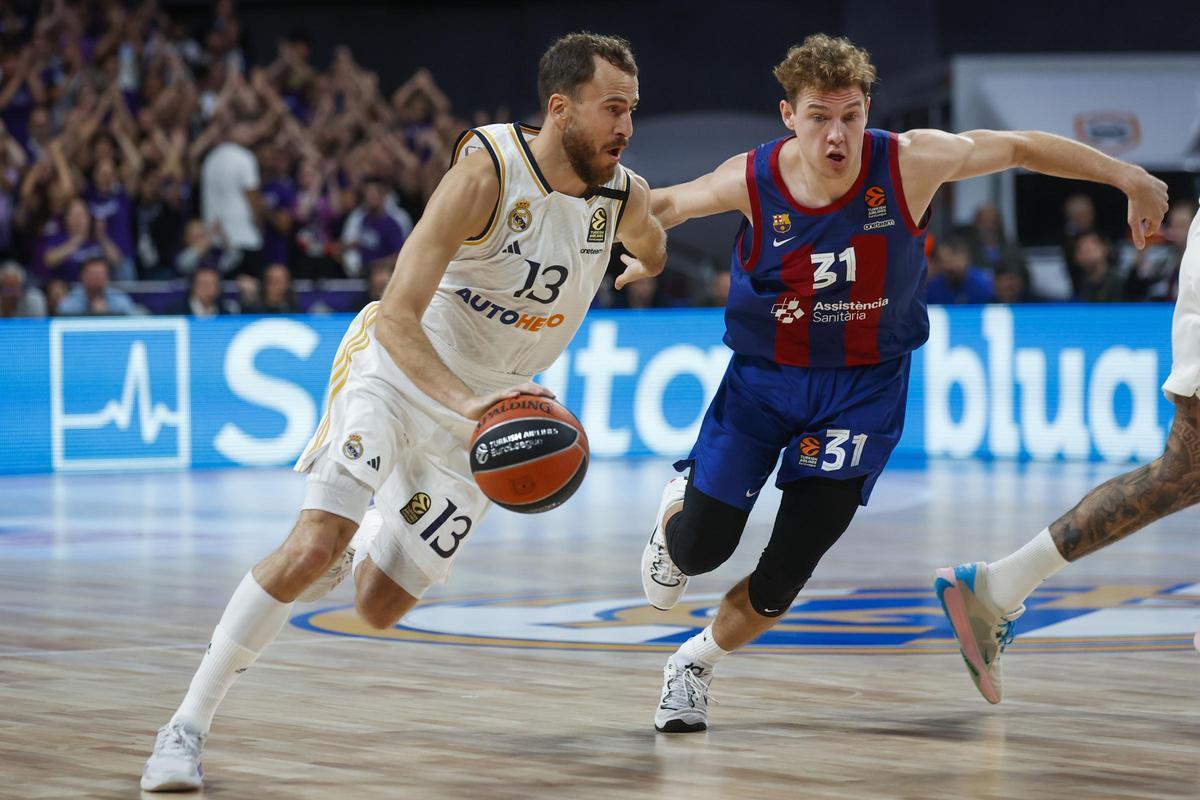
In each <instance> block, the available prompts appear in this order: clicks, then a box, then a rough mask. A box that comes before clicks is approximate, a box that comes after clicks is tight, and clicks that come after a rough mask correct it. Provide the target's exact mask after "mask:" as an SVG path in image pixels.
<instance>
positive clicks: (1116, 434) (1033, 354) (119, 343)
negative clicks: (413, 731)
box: [0, 304, 1172, 474]
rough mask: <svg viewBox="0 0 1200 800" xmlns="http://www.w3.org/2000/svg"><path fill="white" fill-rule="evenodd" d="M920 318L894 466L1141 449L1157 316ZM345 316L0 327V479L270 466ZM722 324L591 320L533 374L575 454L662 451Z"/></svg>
mask: <svg viewBox="0 0 1200 800" xmlns="http://www.w3.org/2000/svg"><path fill="white" fill-rule="evenodd" d="M930 317H931V323H932V325H931V335H930V340H929V343H928V344H927V345H926V346H925V347H924V348H923V349H922V350H920V351H918V353H917V355H916V356H915V359H914V361H913V376H912V382H911V389H910V396H909V411H908V419H907V425H906V430H905V434H904V437H903V439H902V440H901V442H900V446H899V448H898V449H897V456H896V457H897V458H903V457H905V456H921V457H924V456H950V457H978V458H1015V459H1050V460H1054V459H1072V460H1073V459H1079V460H1087V459H1091V460H1104V461H1110V462H1116V463H1123V462H1133V461H1144V460H1148V459H1151V458H1154V457H1155V456H1156V455H1157V454H1158V453H1159V452H1161V448H1162V444H1163V441H1164V438H1165V436H1166V431H1167V428H1168V427H1169V425H1170V421H1171V415H1172V407H1171V405H1170V404H1169V403H1168V402H1167V401H1166V400H1165V399H1164V398H1163V396H1162V393H1161V391H1160V389H1159V387H1160V385H1161V383H1162V381H1163V380H1164V379H1165V377H1166V375H1167V374H1168V372H1169V370H1170V347H1169V335H1170V321H1171V307H1170V306H1168V305H1149V304H1148V305H1137V306H1126V305H1122V306H1103V307H1101V306H1086V305H1074V306H1050V305H1046V306H1025V307H1006V306H987V307H963V308H936V307H935V308H932V309H931V310H930ZM349 321H350V317H349V316H346V315H333V316H305V317H299V316H297V317H226V318H218V319H210V320H193V319H185V318H178V317H135V318H108V319H105V318H81V319H53V320H2V321H0V418H2V419H3V420H4V424H3V425H2V426H0V473H5V474H18V473H44V472H76V471H89V472H95V471H100V472H105V471H126V470H134V469H182V468H193V467H232V466H251V467H259V466H280V465H287V464H290V463H291V461H292V460H293V459H294V458H295V457H296V456H297V455H298V454H299V452H300V450H301V448H303V446H304V444H305V442H306V441H307V439H308V437H309V435H310V433H311V432H312V430H313V429H314V427H315V426H316V424H317V422H318V420H319V418H320V413H321V407H322V402H323V394H324V391H325V384H326V380H327V377H328V370H329V365H330V363H331V361H332V359H333V355H334V351H335V350H336V349H337V346H338V343H339V341H340V339H341V336H342V333H343V331H344V329H345V327H346V325H347V324H348V323H349ZM722 331H723V325H722V320H721V312H720V310H716V309H694V310H677V311H642V312H637V311H627V312H616V311H608V312H594V313H592V314H591V315H589V316H588V318H587V319H586V320H585V321H584V324H583V326H582V328H581V329H580V331H579V334H578V335H577V336H576V338H575V340H574V341H573V342H572V344H571V347H570V348H569V349H568V351H567V352H566V353H565V354H564V355H563V357H562V358H561V359H559V361H558V362H557V363H556V364H555V365H554V367H553V368H552V369H551V370H549V371H548V372H547V373H546V374H544V375H543V376H541V377H540V380H541V381H542V382H543V383H545V384H546V385H548V386H550V387H552V388H553V389H554V390H555V391H556V392H557V393H558V396H559V398H560V399H561V400H562V401H563V402H565V404H566V405H567V406H568V407H569V408H571V409H572V410H573V411H575V413H576V414H577V415H578V416H579V417H580V419H581V420H582V421H583V424H584V426H585V427H586V429H587V431H588V436H589V439H590V441H591V447H592V453H593V455H594V456H596V457H627V456H646V455H665V456H677V455H680V454H684V453H686V452H687V450H688V448H689V447H690V445H691V443H692V440H693V439H694V437H695V434H696V431H697V429H698V427H699V424H700V419H701V417H702V415H703V413H704V409H705V406H706V405H707V402H708V399H709V398H710V397H711V395H712V393H713V392H714V391H715V390H716V388H717V385H718V384H719V382H720V380H721V375H722V373H723V371H724V369H725V366H726V364H727V362H728V359H729V351H728V350H727V349H726V348H725V347H724V346H723V345H722V344H721V334H722ZM520 333H521V334H522V335H523V334H524V331H522V332H520Z"/></svg>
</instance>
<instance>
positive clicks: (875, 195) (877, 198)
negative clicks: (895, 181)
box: [863, 186, 887, 219]
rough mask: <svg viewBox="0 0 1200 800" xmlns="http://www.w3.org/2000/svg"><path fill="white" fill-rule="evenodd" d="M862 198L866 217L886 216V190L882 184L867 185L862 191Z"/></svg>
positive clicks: (877, 217)
mask: <svg viewBox="0 0 1200 800" xmlns="http://www.w3.org/2000/svg"><path fill="white" fill-rule="evenodd" d="M863 200H864V201H866V204H867V219H879V218H880V217H886V216H887V205H886V203H887V192H885V191H884V190H883V187H882V186H868V187H867V190H866V191H865V192H863Z"/></svg>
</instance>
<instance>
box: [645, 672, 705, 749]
mask: <svg viewBox="0 0 1200 800" xmlns="http://www.w3.org/2000/svg"><path fill="white" fill-rule="evenodd" d="M712 679H713V671H712V667H704V666H701V665H700V664H695V663H688V664H679V663H677V662H676V661H675V659H674V657H672V658H669V659H667V665H666V666H665V667H663V688H662V699H661V700H659V702H658V710H657V711H655V712H654V729H655V730H656V731H659V732H660V733H698V732H699V731H703V730H707V729H708V701H709V695H708V685H709V684H710V683H712ZM713 702H714V703H715V702H716V700H713Z"/></svg>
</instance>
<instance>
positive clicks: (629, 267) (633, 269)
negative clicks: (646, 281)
mask: <svg viewBox="0 0 1200 800" xmlns="http://www.w3.org/2000/svg"><path fill="white" fill-rule="evenodd" d="M621 260H622V261H624V262H625V271H624V272H622V273H621V274H620V275H618V276H617V279H616V280H615V281H613V288H614V289H622V288H624V287H625V285H626V284H628V283H633V282H634V281H640V280H641V279H642V278H653V277H654V276H655V275H657V274H658V273H657V272H651V271H650V270H649V269H647V268H646V265H645V264H643V263H642V262H641V261H638V260H637V259H636V258H634V257H633V256H631V255H629V254H628V253H622V254H621Z"/></svg>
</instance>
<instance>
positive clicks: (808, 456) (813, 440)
mask: <svg viewBox="0 0 1200 800" xmlns="http://www.w3.org/2000/svg"><path fill="white" fill-rule="evenodd" d="M820 456H821V440H820V439H818V438H817V437H816V436H805V437H804V438H803V439H801V440H800V457H799V458H798V459H797V461H798V462H799V464H800V466H802V467H815V466H816V465H817V463H818V460H819V458H820Z"/></svg>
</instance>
